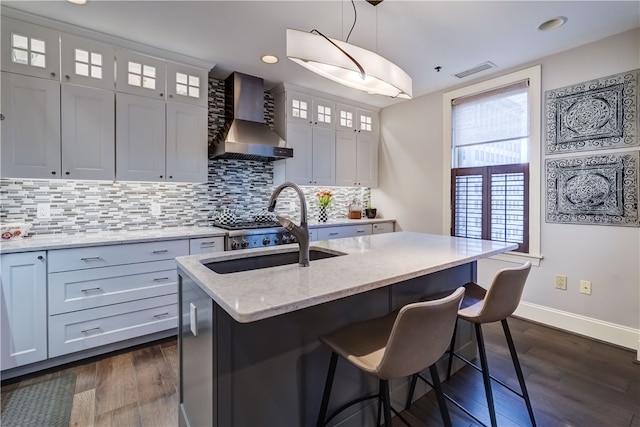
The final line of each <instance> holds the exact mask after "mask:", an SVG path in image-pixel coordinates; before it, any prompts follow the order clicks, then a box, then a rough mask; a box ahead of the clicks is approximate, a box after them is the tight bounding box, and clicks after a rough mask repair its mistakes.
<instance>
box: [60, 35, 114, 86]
mask: <svg viewBox="0 0 640 427" xmlns="http://www.w3.org/2000/svg"><path fill="white" fill-rule="evenodd" d="M61 43H62V44H61V52H62V60H61V61H62V81H63V82H65V83H72V84H75V85H82V86H89V87H95V88H99V89H105V90H110V91H114V90H115V77H114V65H115V64H114V62H115V55H116V50H115V48H114V47H113V46H110V45H108V44H105V43H100V42H96V41H93V40H88V39H85V38H82V37H76V36H72V35H70V34H65V33H62V35H61Z"/></svg>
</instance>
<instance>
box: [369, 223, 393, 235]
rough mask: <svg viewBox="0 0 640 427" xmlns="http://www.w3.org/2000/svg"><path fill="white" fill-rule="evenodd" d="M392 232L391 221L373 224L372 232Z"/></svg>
mask: <svg viewBox="0 0 640 427" xmlns="http://www.w3.org/2000/svg"><path fill="white" fill-rule="evenodd" d="M382 233H393V222H380V223H377V224H373V234H382Z"/></svg>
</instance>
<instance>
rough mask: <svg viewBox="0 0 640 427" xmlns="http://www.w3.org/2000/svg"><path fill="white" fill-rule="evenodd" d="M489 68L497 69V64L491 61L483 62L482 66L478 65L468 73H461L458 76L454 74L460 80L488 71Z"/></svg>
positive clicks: (467, 71)
mask: <svg viewBox="0 0 640 427" xmlns="http://www.w3.org/2000/svg"><path fill="white" fill-rule="evenodd" d="M489 68H496V64H494V63H493V62H491V61H487V62H483V63H482V64H480V65H476V66H475V67H473V68H470V69H468V70H466V71H461V72H459V73H457V74H454V76H456V77H457V78H459V79H462V78H464V77H467V76H470V75H471V74H475V73H479V72H480V71H484V70H488V69H489Z"/></svg>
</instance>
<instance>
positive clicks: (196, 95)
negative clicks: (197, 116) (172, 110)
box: [167, 62, 209, 107]
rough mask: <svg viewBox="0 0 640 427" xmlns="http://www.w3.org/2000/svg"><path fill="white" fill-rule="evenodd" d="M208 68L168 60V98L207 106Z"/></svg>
mask: <svg viewBox="0 0 640 427" xmlns="http://www.w3.org/2000/svg"><path fill="white" fill-rule="evenodd" d="M208 88H209V84H208V73H207V70H203V69H200V68H193V67H189V66H186V65H182V64H176V63H173V62H167V100H168V101H172V102H173V101H175V102H182V103H185V104H194V105H199V106H201V107H206V106H207V102H208V98H209V95H208Z"/></svg>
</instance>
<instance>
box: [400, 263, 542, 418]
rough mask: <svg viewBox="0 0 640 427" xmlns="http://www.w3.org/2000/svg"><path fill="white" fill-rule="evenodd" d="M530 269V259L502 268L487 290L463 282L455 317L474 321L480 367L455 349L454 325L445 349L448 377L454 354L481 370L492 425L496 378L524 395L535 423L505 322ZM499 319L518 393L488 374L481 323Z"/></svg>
mask: <svg viewBox="0 0 640 427" xmlns="http://www.w3.org/2000/svg"><path fill="white" fill-rule="evenodd" d="M530 270H531V263H530V262H529V261H527V262H525V263H524V264H523V265H522V266H520V267H515V268H505V269H502V270H500V271H498V272H497V273H496V275H495V277H494V278H493V283H492V285H491V287H490V288H489V290H486V289H484V288H482V287H481V286H479V285H477V284H475V283H473V282H471V283H467V284H466V285H464V288H465V295H464V299H463V300H462V306H461V308H460V310H458V318H460V319H464V320H467V321H469V322H472V323H473V324H474V327H475V331H476V338H477V340H478V354H479V356H480V366H481V368H479V367H478V366H476V365H475V364H473V363H472V362H470V361H469V360H467V359H465V358H464V357H462V356H460V355H458V354H456V353H455V352H454V344H455V340H456V330H457V327H456V329H454V332H453V337H452V338H451V345H450V347H449V352H448V353H449V366H448V369H447V379H449V377H450V376H451V365H452V363H453V357H454V356H455V357H457V358H459V359H460V360H462V361H463V362H465V363H467V364H469V365H471V366H472V367H474V368H475V369H477V370H478V371H481V372H482V380H483V382H484V389H485V393H486V396H487V406H488V407H489V418H490V420H491V425H492V426H493V427H495V426H496V425H497V421H496V410H495V407H494V404H493V392H492V390H491V380H494V381H496V382H498V383H499V384H500V385H502V386H504V387H506V388H507V389H508V390H510V391H512V392H513V393H515V394H517V395H518V396H520V397H521V398H523V399H524V401H525V404H526V406H527V411H528V412H529V418H530V419H531V424H532V425H533V426H534V427H535V425H536V421H535V418H534V416H533V408H532V407H531V399H529V393H528V392H527V387H526V385H525V382H524V376H523V375H522V369H521V367H520V362H519V360H518V354H517V353H516V349H515V346H514V345H513V339H512V338H511V332H510V331H509V325H508V324H507V317H509V316H511V315H512V314H513V312H514V311H515V309H516V308H517V307H518V304H519V303H520V298H521V297H522V291H523V289H524V284H525V282H526V281H527V276H528V275H529V271H530ZM498 321H499V322H501V323H502V329H503V331H504V335H505V338H506V340H507V345H508V346H509V352H510V353H511V360H512V361H513V366H514V368H515V371H516V375H517V377H518V382H519V383H520V389H521V391H522V392H521V393H520V392H518V391H517V390H514V389H513V388H511V387H509V386H508V385H507V384H505V383H504V382H502V381H500V380H498V379H497V378H495V377H494V376H492V375H490V374H489V366H488V364H487V354H486V351H485V346H484V338H483V335H482V324H483V323H492V322H498ZM417 378H418V376H417V375H415V376H414V377H413V378H412V384H411V388H410V396H409V399H408V400H407V409H408V408H409V406H410V404H411V394H412V393H413V388H414V386H415V381H416V380H417ZM445 397H446V398H447V399H449V400H450V401H451V402H453V403H454V404H455V405H456V406H457V407H459V408H460V409H462V410H463V411H464V412H466V413H467V414H468V415H470V416H471V417H472V418H473V419H475V420H476V421H478V422H479V423H480V424H483V423H482V422H481V421H480V420H479V419H478V418H476V417H475V416H474V415H473V414H472V413H470V412H469V411H468V410H467V409H466V408H464V407H462V406H461V405H460V404H459V403H457V402H455V401H454V400H453V399H451V398H450V397H449V396H446V395H445ZM483 425H484V424H483Z"/></svg>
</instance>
